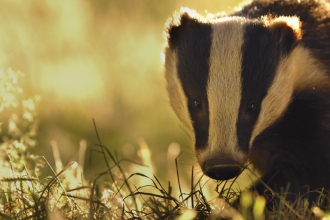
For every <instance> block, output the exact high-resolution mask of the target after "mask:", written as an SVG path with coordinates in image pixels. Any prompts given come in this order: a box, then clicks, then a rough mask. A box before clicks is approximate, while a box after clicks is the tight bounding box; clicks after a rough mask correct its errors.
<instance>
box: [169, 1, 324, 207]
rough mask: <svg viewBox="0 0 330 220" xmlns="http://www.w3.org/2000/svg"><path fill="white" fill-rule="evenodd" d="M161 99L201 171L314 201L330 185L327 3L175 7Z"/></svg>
mask: <svg viewBox="0 0 330 220" xmlns="http://www.w3.org/2000/svg"><path fill="white" fill-rule="evenodd" d="M166 36H167V46H166V48H165V52H164V53H165V64H164V65H165V78H166V81H167V87H168V94H169V100H170V104H171V106H172V108H173V110H174V111H175V113H176V115H177V116H178V118H179V119H180V121H181V122H182V123H183V125H184V126H185V127H186V129H187V131H188V132H189V134H190V136H191V138H192V140H193V141H194V148H195V153H196V157H197V161H198V163H199V165H200V167H201V169H202V171H203V173H204V174H206V175H207V176H209V177H210V178H213V179H215V180H228V179H231V178H234V177H236V176H238V175H239V174H240V173H241V172H242V169H243V168H244V167H245V166H246V164H249V163H252V165H253V166H254V168H255V169H256V170H257V171H258V172H259V173H260V183H259V184H257V185H256V186H255V189H256V191H257V192H258V193H259V194H264V193H265V192H266V191H268V190H267V189H269V188H270V189H272V192H277V193H280V192H283V189H286V190H287V192H289V193H288V195H287V197H286V199H287V200H288V201H291V202H294V201H295V199H296V198H298V197H302V198H307V199H308V200H309V201H310V202H312V201H315V200H316V199H317V196H318V195H319V194H318V193H317V191H318V190H322V189H325V190H329V189H330V6H329V3H328V2H325V1H322V0H294V1H287V0H277V1H275V0H266V1H265V0H263V1H262V0H255V1H252V2H250V3H248V4H246V5H245V6H243V7H241V9H240V10H237V11H235V12H233V13H231V14H228V15H225V16H218V17H216V16H214V17H202V16H201V15H198V14H197V13H196V12H194V11H192V10H188V9H182V10H181V12H180V13H177V14H175V15H174V16H173V18H172V19H171V21H170V22H168V24H167V28H166Z"/></svg>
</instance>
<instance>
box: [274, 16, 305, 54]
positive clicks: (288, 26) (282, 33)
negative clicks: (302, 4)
mask: <svg viewBox="0 0 330 220" xmlns="http://www.w3.org/2000/svg"><path fill="white" fill-rule="evenodd" d="M300 26H301V23H300V21H299V18H298V17H278V18H275V19H270V20H269V26H268V28H269V30H270V31H271V32H272V36H274V37H275V38H276V39H274V40H275V41H276V42H278V44H279V45H278V46H281V47H282V49H284V51H286V52H289V51H291V50H292V49H293V48H294V47H295V46H296V45H297V43H298V42H299V41H300V40H301V38H302V31H301V28H300Z"/></svg>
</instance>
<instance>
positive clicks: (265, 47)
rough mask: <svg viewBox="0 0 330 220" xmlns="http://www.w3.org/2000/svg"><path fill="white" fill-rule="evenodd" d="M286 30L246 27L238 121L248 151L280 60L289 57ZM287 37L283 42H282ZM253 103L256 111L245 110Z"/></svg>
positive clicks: (255, 25) (240, 139)
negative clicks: (263, 102)
mask: <svg viewBox="0 0 330 220" xmlns="http://www.w3.org/2000/svg"><path fill="white" fill-rule="evenodd" d="M288 30H289V29H288V28H287V27H284V26H283V27H275V28H269V27H265V26H264V25H263V24H261V23H250V24H247V25H246V27H245V33H244V39H245V41H244V43H243V46H242V53H243V54H242V73H241V76H242V99H241V104H240V109H239V115H238V121H237V124H236V126H237V137H238V144H239V146H240V148H241V149H242V150H243V151H244V152H248V149H249V141H250V138H251V133H252V130H253V126H254V124H255V122H256V120H257V118H258V115H259V113H260V108H261V102H262V100H263V99H264V97H265V96H266V94H267V91H268V89H269V87H270V86H271V84H272V81H273V80H274V77H275V73H276V69H277V66H278V64H279V62H280V59H281V57H283V56H286V55H287V54H288V53H289V52H290V50H291V49H292V46H293V44H294V40H292V39H291V38H290V36H291V35H290V33H289V34H287V33H286V32H287V31H288ZM283 38H284V40H283ZM251 102H253V103H254V104H255V105H254V107H255V109H254V110H253V111H252V112H249V111H246V108H247V106H248V105H249V103H251Z"/></svg>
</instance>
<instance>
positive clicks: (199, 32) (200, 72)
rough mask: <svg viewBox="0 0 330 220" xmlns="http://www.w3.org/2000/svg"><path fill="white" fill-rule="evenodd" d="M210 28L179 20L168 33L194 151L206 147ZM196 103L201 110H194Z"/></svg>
mask: <svg viewBox="0 0 330 220" xmlns="http://www.w3.org/2000/svg"><path fill="white" fill-rule="evenodd" d="M211 31H212V30H211V26H210V25H209V24H201V23H199V22H198V21H195V20H193V19H191V18H189V15H188V14H183V15H182V16H181V24H180V26H172V27H171V28H170V29H169V31H168V32H169V36H170V38H169V46H170V48H171V49H172V50H175V51H176V52H177V56H178V57H177V68H178V74H179V78H180V80H181V83H182V86H183V90H184V92H185V95H186V96H187V98H188V109H189V112H190V116H191V119H192V121H193V127H194V130H195V136H196V146H195V147H196V148H204V147H205V146H206V145H207V139H208V134H209V131H208V128H209V111H208V100H207V94H206V84H207V79H208V72H209V63H208V61H209V57H210V49H211ZM194 102H199V103H200V104H201V105H202V106H201V108H196V107H195V103H194Z"/></svg>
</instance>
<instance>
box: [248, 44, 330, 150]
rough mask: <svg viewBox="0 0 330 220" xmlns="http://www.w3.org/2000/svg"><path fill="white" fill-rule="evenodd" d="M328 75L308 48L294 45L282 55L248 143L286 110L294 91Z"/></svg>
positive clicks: (318, 82)
mask: <svg viewBox="0 0 330 220" xmlns="http://www.w3.org/2000/svg"><path fill="white" fill-rule="evenodd" d="M327 78H328V76H327V75H326V73H325V71H324V70H323V69H322V67H321V65H320V64H319V63H318V61H317V60H316V59H315V58H313V57H312V56H311V55H310V53H309V51H308V49H306V48H304V47H303V46H301V45H299V46H297V47H296V48H295V49H294V50H293V51H292V52H291V53H290V54H289V56H288V57H286V58H282V60H281V61H280V63H279V66H278V68H277V71H276V75H275V79H274V81H273V83H272V84H271V87H270V88H269V90H268V92H267V95H266V97H265V98H264V99H263V101H262V104H261V111H260V114H259V117H258V119H257V121H256V124H255V126H254V129H253V132H252V136H251V139H250V147H252V144H253V141H254V139H255V137H256V136H257V135H259V134H260V133H261V132H262V131H263V130H264V129H266V128H267V127H269V126H270V125H272V124H273V123H274V122H275V121H276V120H277V119H279V118H280V117H281V116H282V114H283V113H284V112H285V110H286V108H287V106H288V105H289V104H290V101H291V98H292V94H293V92H294V91H299V90H303V89H305V88H308V87H310V88H313V87H317V85H320V84H322V82H323V81H328V79H327Z"/></svg>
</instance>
